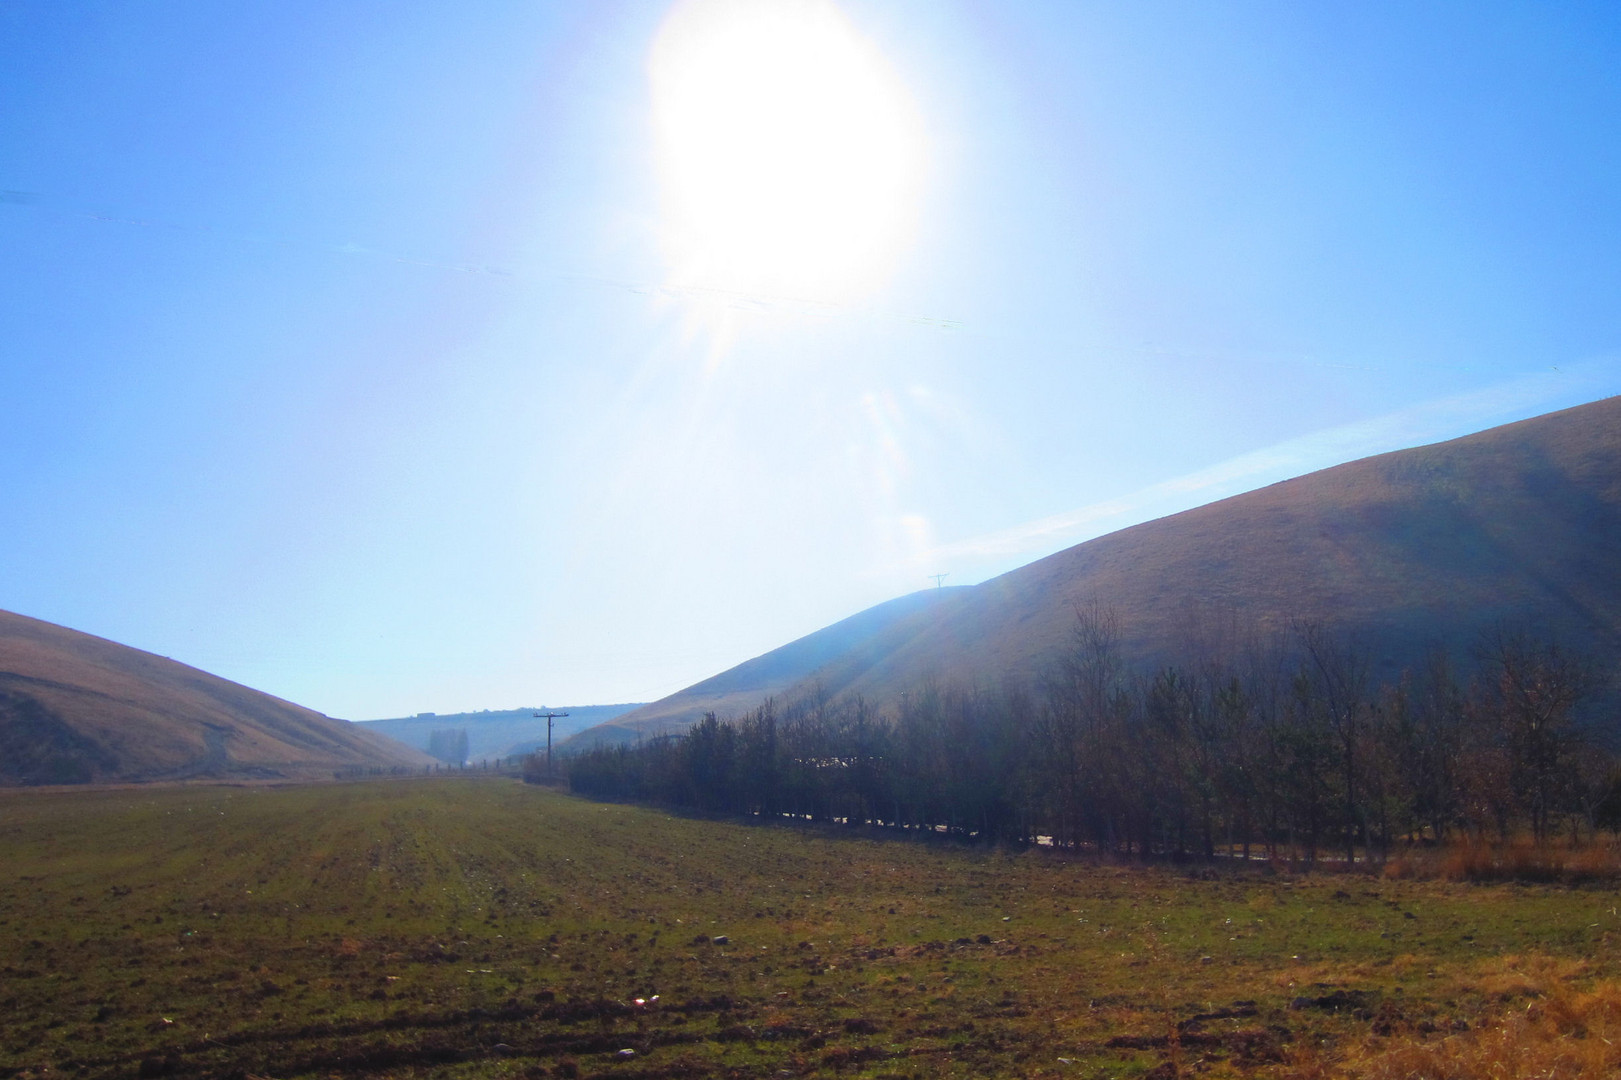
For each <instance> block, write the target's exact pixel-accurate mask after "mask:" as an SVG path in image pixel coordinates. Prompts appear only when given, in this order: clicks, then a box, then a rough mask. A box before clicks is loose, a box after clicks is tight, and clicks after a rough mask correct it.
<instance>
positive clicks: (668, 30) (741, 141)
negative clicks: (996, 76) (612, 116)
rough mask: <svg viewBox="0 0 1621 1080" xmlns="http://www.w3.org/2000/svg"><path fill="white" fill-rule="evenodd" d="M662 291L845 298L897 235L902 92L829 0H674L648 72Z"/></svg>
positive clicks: (874, 272) (913, 122) (905, 125)
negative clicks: (664, 278)
mask: <svg viewBox="0 0 1621 1080" xmlns="http://www.w3.org/2000/svg"><path fill="white" fill-rule="evenodd" d="M649 81H650V85H651V90H652V116H653V125H654V136H655V139H656V154H657V161H658V171H659V180H660V185H661V196H662V205H661V210H662V214H663V221H662V225H663V228H662V237H661V240H662V244H663V249H664V255H665V258H666V260H667V262H668V264H669V268H670V274H671V279H672V282H673V283H675V284H678V285H683V286H697V287H706V288H718V289H727V290H737V291H742V292H748V293H759V294H768V295H781V296H793V297H808V298H815V299H828V300H832V299H847V298H849V297H850V296H852V295H854V294H857V293H860V292H863V291H866V290H869V289H871V288H873V287H875V286H876V285H878V284H880V283H881V282H882V281H883V280H884V279H885V278H886V277H887V276H888V275H889V274H890V273H891V271H892V270H893V267H894V263H895V261H896V259H897V257H898V256H899V255H900V253H901V251H902V249H903V248H904V247H905V245H906V243H907V241H908V240H909V239H910V237H911V234H912V231H913V228H914V225H915V221H916V206H917V201H918V194H919V191H918V189H919V184H920V180H921V173H922V166H923V157H924V153H923V138H922V134H921V124H920V122H919V119H918V115H917V110H916V108H915V106H914V104H913V102H912V99H911V97H910V95H908V94H907V92H906V89H905V87H904V86H903V85H902V83H901V81H900V79H899V78H898V77H897V76H896V74H895V72H894V70H893V69H892V68H891V66H890V65H889V63H888V62H887V61H886V60H885V59H884V57H883V56H882V55H881V54H880V53H879V51H878V50H877V48H876V47H875V46H874V45H873V44H872V43H871V42H870V41H868V40H866V39H865V38H863V37H862V36H861V35H860V34H858V33H857V32H856V30H855V28H854V27H853V26H852V25H851V24H850V23H849V21H848V20H847V19H846V18H845V17H844V15H843V14H842V13H841V12H840V11H839V10H838V9H837V8H836V7H834V6H833V4H832V3H831V2H830V0H684V2H682V3H679V4H677V6H676V7H675V8H674V10H672V11H671V13H670V14H669V15H668V16H667V17H666V19H665V21H664V23H663V25H662V26H661V27H660V29H659V33H658V36H657V38H656V40H655V42H654V45H653V50H652V54H651V57H650V61H649Z"/></svg>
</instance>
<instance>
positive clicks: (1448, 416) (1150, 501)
mask: <svg viewBox="0 0 1621 1080" xmlns="http://www.w3.org/2000/svg"><path fill="white" fill-rule="evenodd" d="M1615 393H1621V357H1603V358H1599V359H1594V360H1589V361H1584V362H1580V363H1576V364H1571V365H1560V366H1559V367H1556V368H1550V369H1548V370H1546V371H1539V372H1534V373H1532V374H1529V375H1523V376H1520V377H1519V378H1516V379H1512V380H1509V381H1508V382H1504V383H1499V384H1496V385H1494V386H1488V387H1484V388H1482V389H1479V390H1472V391H1469V392H1468V393H1463V394H1457V395H1453V396H1451V397H1445V398H1439V399H1436V400H1433V401H1428V402H1424V403H1422V404H1419V405H1414V406H1411V407H1409V408H1406V409H1400V410H1397V411H1396V412H1392V413H1387V414H1385V415H1383V416H1377V417H1373V418H1371V419H1367V420H1359V421H1357V422H1355V423H1352V424H1345V425H1342V426H1340V427H1334V428H1326V429H1324V430H1322V431H1317V432H1313V433H1312V434H1310V435H1305V436H1302V437H1300V438H1297V439H1290V440H1287V441H1285V442H1281V443H1277V444H1276V445H1273V446H1269V447H1266V448H1265V449H1261V450H1255V451H1252V452H1250V453H1247V454H1241V455H1239V456H1238V457H1235V458H1230V459H1228V460H1226V461H1223V462H1220V463H1218V464H1216V465H1212V466H1209V467H1208V468H1204V469H1199V470H1197V471H1195V472H1191V473H1187V474H1186V475H1183V476H1178V477H1174V478H1172V479H1169V480H1163V481H1161V482H1159V483H1157V484H1151V485H1149V486H1148V487H1145V488H1142V489H1141V490H1139V491H1136V492H1133V493H1132V494H1130V495H1125V496H1122V497H1120V498H1117V499H1109V500H1106V501H1104V502H1098V503H1093V504H1091V505H1090V506H1083V507H1080V508H1079V509H1076V510H1070V511H1067V512H1065V513H1062V514H1054V515H1052V516H1051V517H1045V518H1041V519H1039V520H1036V521H1030V522H1026V523H1024V524H1022V525H1016V526H1014V527H1013V528H1010V529H1002V530H999V531H997V532H993V533H986V534H984V535H981V536H975V537H970V538H968V539H966V540H959V541H956V542H954V543H949V544H943V545H941V546H939V547H936V548H934V549H933V550H931V551H929V552H928V553H927V554H926V555H925V557H924V559H923V561H925V562H928V563H930V564H931V565H940V566H947V565H950V564H952V563H953V562H956V563H962V562H969V563H975V564H982V563H986V562H989V563H1000V564H1002V565H1000V566H999V568H998V569H997V570H995V571H993V572H1000V570H1002V569H1008V568H1010V567H1009V566H1008V565H1007V564H1006V563H1005V560H1007V559H1009V558H1010V557H1012V556H1020V557H1022V559H1027V558H1033V557H1037V556H1040V555H1045V554H1048V553H1051V552H1054V551H1059V550H1061V549H1063V548H1066V547H1069V546H1071V545H1073V544H1078V543H1082V542H1083V541H1086V540H1090V539H1092V538H1094V537H1098V536H1103V535H1105V534H1107V533H1111V532H1115V531H1117V530H1119V529H1123V528H1127V527H1128V526H1131V525H1136V524H1139V523H1141V522H1144V521H1151V520H1153V519H1154V518H1159V517H1164V516H1165V515H1167V514H1175V513H1179V512H1181V511H1183V510H1189V509H1192V508H1193V507H1195V506H1202V505H1204V504H1206V503H1210V502H1215V501H1216V500H1218V499H1224V498H1227V497H1229V496H1231V495H1237V494H1240V493H1242V492H1245V491H1251V490H1254V489H1255V488H1258V487H1264V486H1265V485H1267V484H1274V483H1277V482H1278V481H1280V480H1287V479H1289V478H1290V477H1294V476H1300V475H1302V474H1305V473H1308V472H1315V471H1316V470H1318V469H1325V468H1328V467H1330V466H1333V465H1338V464H1341V463H1343V462H1346V461H1354V460H1356V459H1357V458H1363V457H1369V456H1371V455H1374V454H1382V453H1387V452H1389V451H1392V450H1402V449H1406V448H1408V447H1413V446H1422V445H1425V444H1427V443H1433V442H1441V441H1444V440H1446V439H1452V438H1457V437H1459V436H1462V435H1467V434H1469V433H1471V432H1474V431H1478V430H1480V429H1482V428H1485V427H1491V426H1493V425H1496V424H1502V423H1509V422H1511V421H1514V420H1520V419H1524V418H1526V417H1529V416H1535V415H1537V414H1539V413H1543V412H1549V411H1552V410H1555V409H1561V408H1567V407H1569V406H1572V405H1579V404H1582V403H1583V402H1587V401H1593V400H1596V399H1598V398H1601V397H1606V396H1608V395H1610V394H1615ZM1022 559H1021V561H1022Z"/></svg>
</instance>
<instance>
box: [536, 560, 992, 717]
mask: <svg viewBox="0 0 1621 1080" xmlns="http://www.w3.org/2000/svg"><path fill="white" fill-rule="evenodd" d="M964 591H966V590H964V589H962V588H960V587H953V588H949V589H925V590H923V591H922V592H915V593H912V594H911V595H909V596H902V597H897V598H896V599H894V600H887V601H885V602H884V603H882V604H878V605H876V606H874V607H870V608H868V609H867V610H866V611H863V612H859V613H858V614H855V615H852V616H850V617H849V618H848V619H841V620H840V621H839V622H836V623H834V624H833V625H831V626H825V627H823V628H822V629H820V630H818V631H816V632H815V633H812V634H807V635H805V636H804V637H802V638H799V639H798V640H796V641H791V642H789V643H788V644H786V645H784V646H782V647H781V648H777V649H772V650H771V651H770V652H768V653H765V654H763V655H761V656H756V657H755V658H754V659H753V660H748V661H745V662H744V663H741V664H739V665H737V666H736V667H734V668H730V669H728V670H726V671H723V672H721V673H720V674H719V675H714V676H711V677H710V678H707V679H705V680H704V681H703V682H700V683H695V684H693V685H692V686H689V687H687V688H686V689H685V690H681V691H678V692H677V693H674V694H671V695H670V696H669V697H666V698H661V699H659V700H658V701H655V702H653V703H652V704H649V705H643V706H641V707H640V708H638V709H635V710H632V711H631V712H628V713H625V714H624V715H623V716H620V717H617V718H615V719H614V720H612V721H611V722H609V723H606V724H599V725H597V726H596V727H593V728H588V729H587V730H585V731H583V732H581V733H580V734H578V735H576V736H574V737H573V738H572V739H570V740H569V741H568V746H569V747H570V749H579V748H581V747H584V746H591V745H595V744H597V743H602V742H624V741H629V740H633V739H635V738H636V736H637V735H639V734H645V733H652V732H660V731H676V730H681V729H682V728H685V727H686V726H687V725H689V724H691V723H692V722H693V721H695V720H700V719H702V718H703V715H704V713H706V712H713V713H716V714H717V715H720V716H731V715H733V714H736V713H740V712H745V711H747V710H749V709H752V708H754V707H755V706H756V705H758V704H760V702H761V701H763V700H765V699H766V698H768V697H772V696H774V695H781V694H784V693H787V692H788V691H790V690H792V689H793V688H794V687H796V686H798V685H800V684H801V683H803V682H805V681H806V680H807V679H809V678H811V677H812V675H813V674H814V673H815V672H817V671H820V670H822V669H823V668H824V667H827V666H829V665H832V664H837V663H839V662H841V661H842V662H848V661H849V660H850V658H851V657H859V656H867V655H870V654H871V655H875V654H874V653H873V650H874V648H875V647H876V648H877V649H878V650H880V651H881V650H882V649H883V648H884V647H885V646H884V645H883V644H881V643H882V642H884V641H885V640H886V638H885V634H886V632H887V631H889V630H891V629H892V628H894V627H895V626H896V625H897V624H902V623H905V622H907V620H909V619H912V618H914V617H916V616H919V615H925V614H926V613H928V612H930V611H932V610H934V609H935V608H936V607H937V606H938V605H939V604H941V603H943V602H944V601H945V600H946V598H947V597H949V596H952V595H954V594H956V593H959V592H964Z"/></svg>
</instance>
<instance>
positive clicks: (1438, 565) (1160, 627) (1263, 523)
mask: <svg viewBox="0 0 1621 1080" xmlns="http://www.w3.org/2000/svg"><path fill="white" fill-rule="evenodd" d="M910 599H913V598H903V600H910ZM1092 601H1097V602H1099V603H1102V604H1105V605H1107V606H1110V607H1112V608H1114V609H1115V610H1116V611H1117V612H1118V613H1119V615H1120V618H1121V623H1122V630H1123V632H1124V639H1125V640H1124V645H1125V650H1126V653H1127V655H1128V658H1130V659H1132V660H1135V661H1137V662H1153V661H1156V660H1163V659H1166V658H1168V657H1170V656H1172V655H1174V654H1175V653H1176V651H1177V643H1178V642H1179V641H1180V640H1184V639H1185V636H1186V635H1187V634H1188V633H1189V632H1190V630H1191V629H1192V628H1193V626H1194V625H1195V624H1196V623H1197V622H1198V621H1199V620H1200V619H1201V618H1202V617H1204V616H1205V615H1207V614H1208V613H1210V612H1217V613H1220V614H1221V615H1222V616H1223V617H1230V616H1236V617H1237V619H1239V620H1240V621H1241V622H1243V623H1246V624H1249V625H1253V626H1257V627H1259V628H1261V629H1263V630H1264V629H1284V628H1286V627H1288V625H1289V624H1290V622H1291V621H1292V620H1294V619H1302V620H1307V621H1315V622H1319V623H1321V624H1323V625H1325V626H1328V627H1331V628H1334V629H1338V630H1342V631H1346V632H1350V633H1353V634H1355V635H1357V637H1358V638H1359V639H1360V640H1361V641H1363V642H1365V643H1366V644H1368V645H1370V646H1371V647H1372V648H1373V650H1374V652H1375V656H1376V659H1377V660H1378V662H1379V663H1380V665H1381V667H1382V668H1383V671H1384V674H1387V675H1388V674H1393V673H1394V672H1395V671H1396V670H1397V669H1399V667H1400V666H1401V665H1403V664H1407V663H1411V662H1412V661H1413V660H1414V659H1415V658H1416V657H1417V656H1418V655H1419V654H1420V653H1421V652H1422V651H1423V650H1424V649H1425V648H1427V647H1428V646H1430V645H1431V644H1442V645H1446V646H1450V647H1453V648H1461V647H1465V646H1467V645H1468V644H1469V643H1470V642H1471V641H1473V640H1474V639H1475V638H1476V637H1477V636H1478V635H1479V633H1480V632H1481V631H1482V630H1485V629H1487V628H1489V627H1490V626H1492V625H1493V624H1494V623H1496V622H1498V621H1501V620H1523V621H1526V622H1529V623H1532V624H1533V625H1535V626H1536V627H1538V628H1540V629H1543V630H1546V631H1549V632H1552V633H1554V634H1555V635H1557V636H1558V637H1559V638H1560V639H1561V640H1562V641H1565V642H1567V643H1569V644H1573V645H1576V646H1578V647H1581V648H1586V649H1590V650H1593V651H1595V652H1598V653H1600V654H1601V655H1604V656H1606V657H1608V658H1610V659H1611V660H1612V661H1613V660H1614V658H1615V657H1617V656H1618V655H1621V397H1618V398H1608V399H1606V400H1603V401H1598V402H1594V403H1592V404H1588V405H1582V406H1578V407H1577V408H1574V409H1567V410H1564V411H1562V412H1558V413H1550V414H1548V415H1546V416H1541V417H1536V418H1533V419H1530V420H1524V421H1521V422H1519V423H1515V424H1508V425H1505V426H1502V427H1498V428H1492V429H1490V430H1488V431H1483V432H1479V433H1477V434H1474V435H1469V436H1466V437H1464V438H1461V439H1455V440H1452V441H1450V442H1445V443H1438V444H1435V445H1433V446H1426V447H1419V448H1416V449H1412V450H1402V451H1397V452H1395V453H1390V454H1383V455H1380V456H1377V457H1371V458H1365V459H1363V460H1360V461H1354V462H1351V463H1349V464H1346V465H1340V466H1337V467H1335V468H1331V469H1325V470H1323V471H1321V472H1316V473H1312V474H1310V475H1307V476H1302V477H1297V478H1295V479H1292V480H1286V481H1284V482H1282V483H1279V484H1274V485H1272V486H1270V487H1266V488H1262V489H1259V490H1257V491H1252V492H1248V493H1246V494H1243V495H1238V496H1234V497H1233V498H1230V499H1225V500H1222V501H1220V502H1216V503H1211V504H1209V505H1207V506H1202V507H1198V508H1196V509H1193V510H1189V511H1185V512H1183V513H1180V514H1176V515H1173V516H1171V517H1166V518H1161V519H1159V520H1157V521H1151V522H1147V523H1144V524H1142V525H1137V526H1134V527H1132V528H1129V529H1123V530H1121V531H1120V532H1117V533H1111V534H1110V535H1108V536H1103V537H1099V538H1098V539H1096V540H1091V541H1088V542H1087V543H1084V544H1079V545H1076V546H1075V547H1072V548H1069V549H1067V550H1064V551H1061V552H1058V553H1057V554H1055V555H1051V556H1049V557H1047V558H1045V559H1041V560H1039V561H1037V562H1034V563H1031V564H1029V565H1027V566H1023V567H1020V568H1019V569H1017V570H1014V571H1011V572H1009V573H1007V574H1004V575H1002V576H1001V577H997V578H993V579H991V580H990V581H987V582H984V583H982V584H980V585H975V586H972V587H967V588H958V589H953V590H946V591H945V593H944V594H943V595H941V596H940V597H938V603H936V604H933V605H928V606H926V607H924V608H923V609H922V610H914V611H909V612H906V613H905V614H903V615H901V616H900V617H898V618H892V619H888V620H885V621H884V622H883V625H882V626H881V627H879V628H878V629H877V630H876V632H874V633H873V634H871V635H868V636H867V637H865V638H864V639H863V640H861V641H860V642H859V643H857V644H854V645H851V646H850V647H847V648H844V649H842V650H841V651H838V652H837V654H836V655H825V656H824V655H818V656H815V657H811V656H808V655H803V654H802V653H798V652H795V650H796V647H797V646H798V645H799V644H800V643H798V642H796V643H794V644H792V645H787V646H784V647H783V648H781V649H778V650H775V651H774V652H771V653H767V654H765V656H762V657H758V658H756V659H755V660H751V661H749V662H748V663H747V664H743V665H740V666H739V667H737V668H734V669H732V671H730V672H726V673H723V674H722V675H718V676H715V677H714V678H712V679H709V680H706V681H705V682H703V683H699V684H697V685H696V686H693V687H691V688H689V689H687V690H683V691H681V692H680V693H679V694H676V695H672V697H670V698H666V699H665V700H664V701H660V702H655V703H653V704H652V705H650V706H646V707H645V708H644V709H642V710H639V711H638V712H636V713H631V714H628V715H626V716H624V717H621V718H620V719H619V720H618V721H617V724H618V725H619V726H621V727H629V728H636V727H640V728H641V729H642V730H644V731H645V730H668V729H669V728H671V727H672V726H676V722H677V721H679V720H685V719H687V718H688V716H689V710H686V709H684V708H677V706H678V705H682V704H684V703H689V702H692V701H695V700H697V699H698V698H700V697H703V696H704V695H703V694H702V693H701V691H702V690H703V688H704V687H707V686H710V685H712V684H727V683H728V681H729V680H730V681H733V682H736V681H739V676H741V675H742V673H744V672H745V671H746V670H748V669H751V668H768V669H781V676H786V674H787V671H788V669H790V668H792V666H793V665H792V664H790V663H788V660H789V659H790V658H792V657H796V656H797V657H799V658H800V659H801V660H803V661H804V662H803V663H802V664H801V666H800V670H799V671H798V676H799V677H798V678H797V679H787V678H785V677H779V678H777V679H776V680H775V681H774V682H773V684H772V686H771V687H770V688H769V692H770V693H774V694H778V695H782V694H785V693H786V694H789V695H792V694H794V693H797V692H801V691H802V690H803V688H804V687H806V686H808V685H809V684H810V683H811V682H812V681H814V682H815V683H817V684H819V685H820V686H821V687H822V688H823V689H824V690H825V691H827V692H828V693H830V694H832V695H834V696H845V695H854V694H860V695H863V696H864V697H866V698H867V700H869V701H871V702H874V703H878V704H882V703H883V702H885V701H890V700H893V699H895V698H896V697H897V696H898V695H899V694H900V693H901V692H903V691H904V690H906V689H908V688H910V687H912V686H915V685H916V684H917V683H918V682H919V681H920V680H922V679H923V678H925V677H926V676H928V675H931V674H933V675H938V676H940V677H942V678H946V679H950V680H954V681H964V682H977V683H979V684H981V685H998V684H1000V683H1001V682H1002V681H1003V680H1004V679H1009V678H1011V679H1014V680H1019V681H1029V680H1032V679H1034V678H1035V677H1037V676H1038V674H1039V673H1040V671H1041V670H1042V668H1044V667H1045V666H1046V665H1047V664H1049V663H1050V662H1051V660H1052V658H1053V657H1054V655H1055V654H1056V653H1057V652H1058V651H1059V650H1060V649H1062V648H1063V646H1064V643H1065V640H1066V638H1067V636H1068V635H1069V632H1070V629H1071V627H1072V626H1073V624H1074V619H1075V609H1076V607H1077V605H1081V604H1086V603H1089V602H1092ZM900 603H902V601H892V602H891V604H900ZM888 606H889V605H880V607H878V608H874V609H872V610H871V611H870V612H864V613H863V614H862V615H858V616H855V619H852V620H846V622H853V621H855V620H859V619H862V618H865V617H866V616H868V615H872V614H873V613H876V612H880V611H883V610H885V608H887V607H888ZM837 625H843V624H837ZM829 629H832V628H829ZM821 633H826V631H822V632H821ZM816 636H817V635H814V634H813V635H811V637H810V638H806V639H803V640H804V641H810V640H811V639H812V638H815V637H816ZM742 681H747V680H742ZM764 696H765V694H764V693H756V694H755V700H754V701H745V700H744V696H743V695H735V696H733V697H732V698H729V699H719V698H714V697H712V696H711V697H709V700H714V701H716V702H717V705H716V706H712V707H716V708H717V710H718V711H724V709H723V708H721V705H722V704H723V705H724V707H725V708H731V709H733V711H738V710H739V708H740V707H747V706H748V705H753V704H757V703H758V700H759V699H760V698H762V697H764ZM734 702H735V704H734ZM587 734H589V733H587Z"/></svg>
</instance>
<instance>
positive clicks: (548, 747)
mask: <svg viewBox="0 0 1621 1080" xmlns="http://www.w3.org/2000/svg"><path fill="white" fill-rule="evenodd" d="M567 715H568V713H566V712H538V713H536V714H535V719H536V720H539V719H540V718H541V717H542V716H544V717H545V718H546V779H548V780H550V779H551V778H552V721H553V720H556V719H557V718H558V717H559V716H567Z"/></svg>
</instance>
